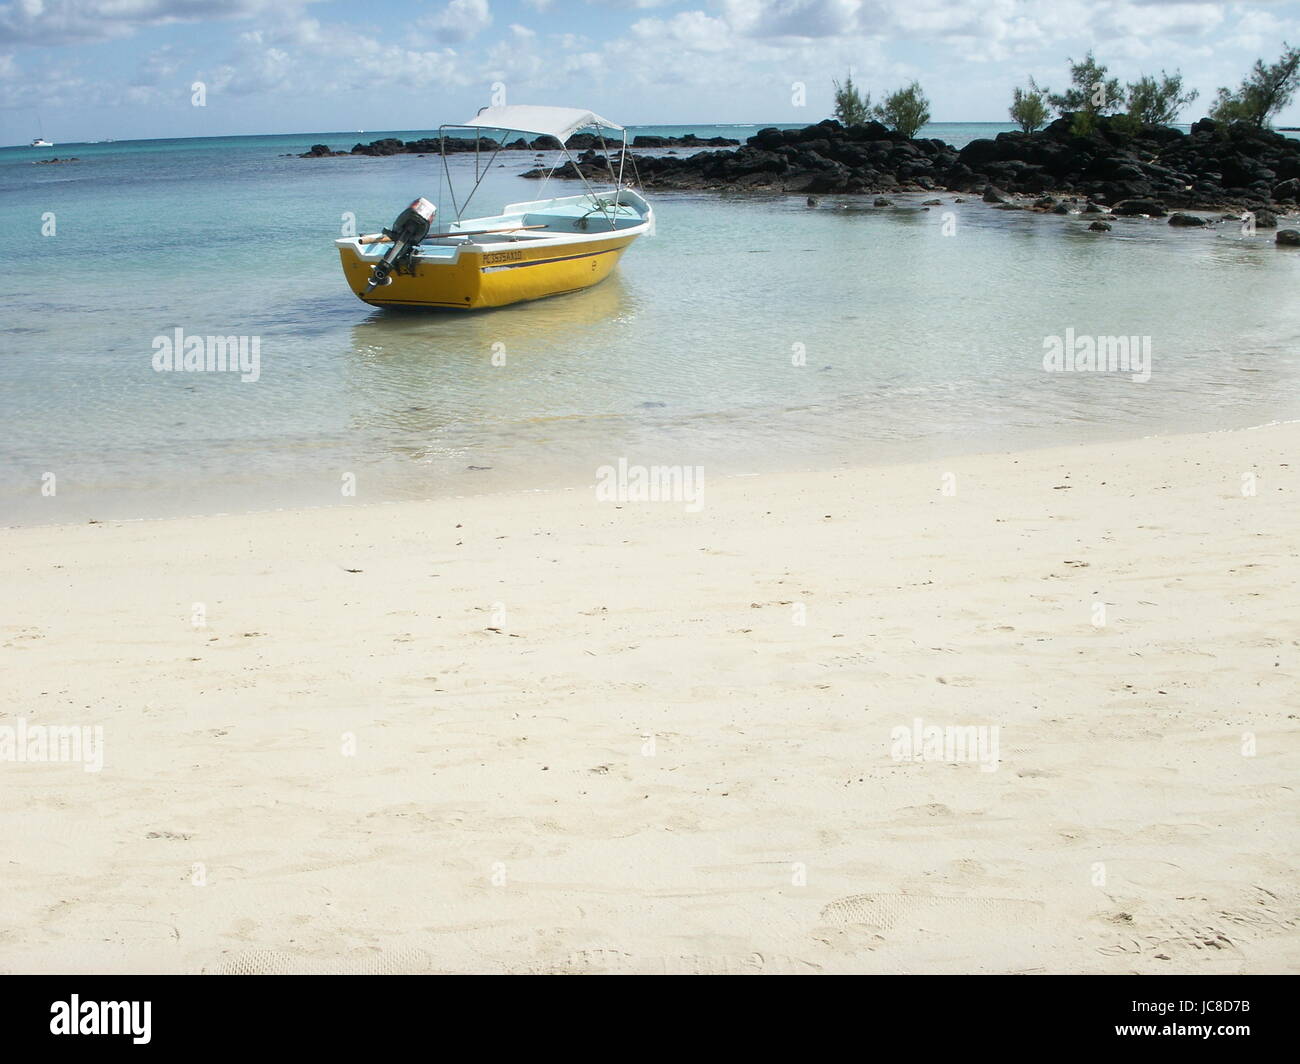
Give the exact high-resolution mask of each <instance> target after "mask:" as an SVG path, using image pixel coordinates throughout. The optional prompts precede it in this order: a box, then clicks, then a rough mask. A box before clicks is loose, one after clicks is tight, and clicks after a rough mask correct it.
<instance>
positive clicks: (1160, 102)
mask: <svg viewBox="0 0 1300 1064" xmlns="http://www.w3.org/2000/svg"><path fill="white" fill-rule="evenodd" d="M1199 95H1200V93H1199V92H1197V91H1196V90H1195V89H1192V90H1191V91H1189V92H1183V76H1182V74H1181V73H1179V72H1178V71H1176V70H1175V71H1174V72H1173V73H1172V74H1166V73H1165V72H1164V71H1163V70H1162V71H1160V77H1159V78H1153V77H1151V76H1149V75H1143V76H1142V77H1140V78H1138V80H1137V81H1130V82H1129V84H1128V113H1129V117H1130V118H1132V119H1133V121H1134V122H1136V123H1138V124H1140V125H1144V126H1171V125H1173V124H1174V121H1175V120H1176V119H1177V118H1178V113H1179V112H1180V111H1181V110H1182V109H1183V108H1184V107H1186V106H1187V105H1188V104H1189V103H1191V102H1192V101H1193V100H1195V99H1196V97H1197V96H1199Z"/></svg>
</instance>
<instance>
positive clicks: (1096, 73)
mask: <svg viewBox="0 0 1300 1064" xmlns="http://www.w3.org/2000/svg"><path fill="white" fill-rule="evenodd" d="M1047 100H1048V102H1049V103H1050V104H1051V105H1052V106H1053V107H1055V108H1056V112H1057V114H1059V115H1061V116H1062V117H1064V116H1066V115H1073V116H1074V118H1073V120H1072V122H1071V124H1070V131H1071V132H1073V133H1075V134H1077V135H1079V136H1086V135H1087V134H1089V133H1091V132H1092V131H1093V130H1094V129H1096V128H1097V117H1098V116H1099V115H1108V114H1114V113H1115V112H1116V111H1118V110H1120V109H1121V108H1122V107H1123V106H1124V90H1123V89H1122V88H1121V87H1120V84H1119V78H1108V77H1106V67H1104V66H1102V65H1101V64H1100V63H1098V62H1097V60H1096V59H1094V58H1093V55H1092V52H1089V53H1088V54H1087V55H1086V56H1084V58H1083V60H1082V61H1081V62H1078V63H1076V62H1075V61H1074V60H1073V59H1071V60H1070V87H1069V88H1068V89H1066V90H1065V91H1064V92H1061V93H1048V95H1047Z"/></svg>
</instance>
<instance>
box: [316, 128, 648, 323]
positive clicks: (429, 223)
mask: <svg viewBox="0 0 1300 1064" xmlns="http://www.w3.org/2000/svg"><path fill="white" fill-rule="evenodd" d="M588 126H594V127H596V128H598V129H612V130H618V131H621V132H622V134H623V148H624V151H623V153H622V154H621V155H620V156H619V158H620V163H619V173H618V174H617V175H615V182H614V186H613V187H612V188H610V189H608V190H605V191H597V190H596V189H594V188H592V187H591V185H590V184H589V183H588V182H587V180H586V178H585V177H583V183H584V184H585V185H586V188H587V191H586V192H584V193H583V194H582V195H578V196H563V197H558V198H555V199H544V200H531V201H529V202H526V203H512V204H509V205H508V206H506V207H505V208H504V209H503V210H502V211H501V213H500V214H496V215H491V216H489V217H480V218H468V219H466V218H464V217H462V216H463V213H464V211H465V208H466V207H467V206H468V203H469V199H470V198H472V197H473V192H474V190H477V188H478V185H479V183H480V182H481V181H482V178H483V175H484V174H486V173H487V170H488V169H490V168H491V166H492V160H494V159H495V158H496V151H493V152H492V156H491V159H489V161H488V163H487V166H486V167H481V166H480V165H479V160H478V158H477V156H478V152H477V151H476V152H475V156H476V159H475V178H476V180H475V185H474V190H471V192H470V196H469V197H468V198H467V199H466V201H465V203H457V202H456V199H455V195H454V192H453V196H452V203H453V206H454V207H455V209H456V221H455V222H453V223H451V224H450V225H447V226H435V225H434V216H435V214H436V210H437V209H436V208H435V207H434V205H433V204H432V203H430V202H429V201H428V200H426V199H417V200H416V201H415V202H414V203H412V204H411V205H410V206H409V207H408V208H407V209H406V210H405V211H403V212H402V213H401V214H400V215H399V216H398V218H397V220H396V221H395V222H394V223H393V225H392V226H391V227H390V228H388V229H385V230H384V231H383V232H382V233H376V234H371V235H366V236H359V237H347V238H344V239H342V240H336V241H335V246H336V247H337V248H338V249H339V257H340V259H341V260H342V262H343V273H344V275H345V276H346V277H347V280H348V284H349V286H350V287H351V288H352V291H353V292H354V293H355V294H356V295H357V297H358V298H359V299H361V300H362V301H363V302H366V303H369V304H371V305H372V306H380V307H391V306H403V307H438V308H442V309H455V310H481V309H485V308H488V307H504V306H508V305H509V304H511V303H519V302H522V301H524V300H529V299H541V298H544V297H546V296H555V295H562V294H564V293H566V292H576V291H578V290H580V289H583V288H590V287H591V286H592V285H594V284H598V283H599V282H601V281H603V280H604V279H605V278H606V277H608V276H609V275H610V273H612V272H613V270H614V267H615V266H616V265H617V264H618V260H619V258H621V257H622V254H623V252H624V251H626V250H627V248H628V246H629V245H630V244H631V243H632V241H634V240H635V239H636V238H637V237H639V236H641V235H642V234H643V233H646V232H650V231H652V229H653V227H654V211H653V210H652V209H651V207H650V205H649V204H648V203H646V201H645V199H644V198H643V197H642V196H641V195H640V193H638V192H635V191H633V190H632V189H630V188H626V187H624V185H623V179H622V162H621V160H622V159H624V158H626V157H627V154H626V148H627V131H626V130H625V129H623V127H622V126H616V125H614V124H613V123H612V122H608V121H606V120H605V119H603V118H601V117H600V116H599V115H596V114H593V113H592V112H590V111H580V110H575V109H572V108H565V107H526V106H524V107H521V106H515V107H487V108H484V109H483V110H481V111H480V112H479V113H478V114H477V115H476V116H475V117H474V119H473V120H472V121H470V122H467V123H464V124H463V125H462V126H442V127H440V129H439V134H440V136H441V137H443V138H444V139H445V137H446V133H445V131H446V130H447V129H451V128H464V129H474V130H483V129H492V130H503V131H506V132H514V133H531V134H534V135H538V136H550V137H554V138H555V139H556V140H557V141H558V142H559V143H560V146H561V148H562V149H563V156H564V159H565V160H568V161H571V159H570V156H569V153H568V149H567V147H565V145H566V144H567V142H568V140H569V138H570V137H571V136H573V134H574V133H576V132H577V131H578V130H579V129H583V128H585V127H588ZM501 143H504V140H502V141H500V142H498V147H497V149H496V150H497V151H499V150H500V147H499V144H501ZM442 160H443V167H444V170H445V169H446V167H447V153H446V152H445V151H444V152H443V153H442ZM448 181H449V182H450V174H449V173H448Z"/></svg>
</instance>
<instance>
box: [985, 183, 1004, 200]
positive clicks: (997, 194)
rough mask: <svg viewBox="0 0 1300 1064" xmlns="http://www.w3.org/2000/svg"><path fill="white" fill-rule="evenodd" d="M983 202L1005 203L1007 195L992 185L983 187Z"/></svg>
mask: <svg viewBox="0 0 1300 1064" xmlns="http://www.w3.org/2000/svg"><path fill="white" fill-rule="evenodd" d="M984 202H985V203H1006V202H1007V194H1006V193H1005V192H1003V191H1002V190H1001V189H1000V188H997V187H995V186H993V185H985V186H984Z"/></svg>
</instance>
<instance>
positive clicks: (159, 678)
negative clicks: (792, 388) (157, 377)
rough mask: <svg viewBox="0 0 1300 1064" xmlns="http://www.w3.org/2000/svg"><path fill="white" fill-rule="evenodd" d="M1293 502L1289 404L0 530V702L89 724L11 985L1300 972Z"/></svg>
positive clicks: (17, 936)
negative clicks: (133, 979)
mask: <svg viewBox="0 0 1300 1064" xmlns="http://www.w3.org/2000/svg"><path fill="white" fill-rule="evenodd" d="M1252 479H1253V491H1252V490H1251V488H1252ZM363 499H364V493H363ZM1298 503H1300V425H1297V424H1289V425H1280V426H1270V427H1265V428H1260V429H1255V430H1250V431H1243V432H1234V433H1216V434H1208V435H1199V436H1180V437H1162V438H1152V439H1143V440H1134V441H1130V442H1126V443H1121V444H1106V445H1098V446H1088V447H1071V448H1068V449H1059V450H1045V451H1036V452H1029V453H1021V454H1011V455H1008V454H999V455H984V456H975V457H969V458H963V459H956V460H944V461H942V462H933V463H920V464H914V465H896V466H886V467H877V468H865V469H856V470H843V471H838V472H824V473H816V474H798V475H796V474H771V475H763V476H759V477H738V478H733V479H725V480H722V479H719V480H713V479H708V480H706V488H705V492H704V496H703V506H702V508H700V509H699V512H688V509H687V508H686V507H685V506H683V505H682V503H680V502H676V503H674V502H657V503H648V502H647V503H636V502H628V503H624V504H621V505H620V504H615V503H610V502H601V501H598V500H597V499H596V497H595V492H594V490H592V489H590V488H588V489H582V490H579V489H575V490H571V491H556V492H546V493H542V492H535V493H524V494H512V495H496V496H482V497H473V498H459V499H449V500H442V501H433V502H423V503H400V504H387V505H373V506H366V505H355V506H349V507H339V508H335V509H319V510H304V511H286V512H275V513H261V514H250V515H231V516H219V517H204V518H191V519H182V520H164V521H143V522H128V523H102V524H84V525H65V526H59V527H46V528H22V529H11V530H6V531H3V532H0V549H2V551H3V556H4V563H3V567H4V582H5V607H4V611H3V617H2V618H0V622H2V625H0V655H2V657H0V660H2V661H3V672H4V676H5V680H6V682H5V684H4V687H3V694H2V698H3V702H2V704H0V711H2V713H3V716H2V717H0V725H4V726H6V727H8V728H11V729H16V728H17V727H18V722H19V720H20V719H21V721H22V722H23V727H24V728H26V729H28V734H30V729H31V728H33V727H48V726H55V725H59V726H74V727H79V728H81V727H90V728H95V727H102V729H103V731H102V736H103V748H102V754H103V764H102V768H101V769H100V770H99V771H87V770H86V769H87V768H94V767H95V766H94V765H87V764H81V763H75V762H69V761H48V760H47V761H35V762H33V761H19V760H12V761H6V762H4V763H0V801H2V802H3V807H4V809H5V810H6V813H7V816H6V817H5V828H4V845H3V860H4V875H3V876H2V877H0V913H3V914H4V915H3V918H2V920H0V970H3V971H6V972H59V971H85V972H146V971H147V972H243V971H266V972H276V971H307V972H315V971H321V972H326V971H343V972H348V971H402V972H406V971H411V972H418V971H431V972H473V971H485V972H809V973H813V972H902V973H906V972H1047V973H1056V972H1080V973H1126V972H1161V973H1178V972H1189V973H1209V972H1294V971H1297V970H1300V908H1298V907H1297V899H1298V897H1300V889H1298V888H1297V884H1296V881H1295V875H1294V869H1295V861H1296V849H1297V846H1296V843H1297V819H1296V805H1295V791H1294V788H1295V786H1296V780H1297V778H1300V775H1298V771H1300V721H1297V714H1300V689H1298V687H1300V685H1298V684H1297V680H1296V676H1297V673H1298V672H1300V628H1297V623H1296V608H1297V603H1298V602H1300V588H1298V582H1297V571H1298V570H1297V561H1296V559H1297V557H1298V556H1300V504H1298ZM935 726H937V727H938V728H940V729H943V728H950V727H966V728H976V729H983V731H982V732H980V733H979V734H980V735H982V736H984V738H985V739H987V740H989V741H990V742H994V743H995V744H996V749H995V750H993V749H991V748H989V747H988V746H987V744H986V747H985V748H984V750H983V752H984V753H985V754H986V755H989V754H992V753H996V757H991V756H985V757H984V758H983V759H982V760H981V759H976V758H973V757H969V756H967V757H965V758H958V759H953V758H950V757H948V756H947V752H945V753H944V754H943V756H935V757H928V756H916V755H917V753H918V751H916V750H913V751H912V754H911V755H909V754H907V752H906V750H904V751H903V752H902V753H901V754H900V749H899V743H900V742H902V743H903V745H904V746H906V744H907V742H908V741H909V740H906V739H903V738H901V737H902V736H904V735H908V736H917V735H925V734H928V733H926V731H925V729H927V728H931V727H935ZM11 749H13V748H12V747H11ZM949 752H950V751H949ZM967 753H969V751H967Z"/></svg>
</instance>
